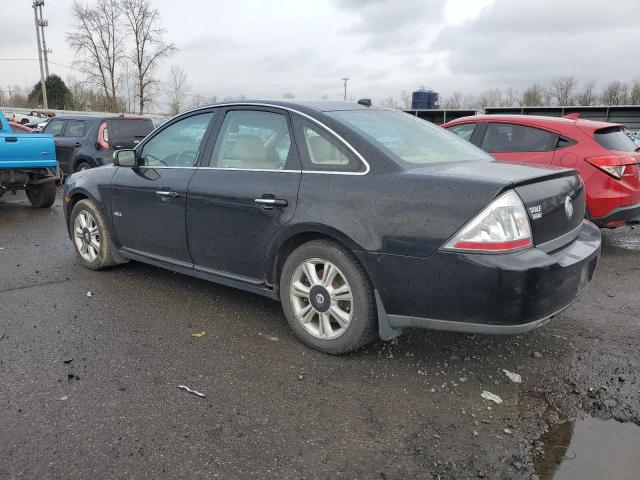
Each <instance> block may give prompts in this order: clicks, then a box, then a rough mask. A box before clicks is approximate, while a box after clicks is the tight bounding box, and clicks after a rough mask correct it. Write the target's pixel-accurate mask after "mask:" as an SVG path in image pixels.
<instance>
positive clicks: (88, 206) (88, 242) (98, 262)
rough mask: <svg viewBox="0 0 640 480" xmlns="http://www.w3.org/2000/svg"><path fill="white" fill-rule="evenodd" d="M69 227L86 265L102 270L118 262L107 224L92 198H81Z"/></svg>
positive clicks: (81, 258) (77, 249)
mask: <svg viewBox="0 0 640 480" xmlns="http://www.w3.org/2000/svg"><path fill="white" fill-rule="evenodd" d="M69 228H70V229H71V237H72V238H73V245H74V247H75V249H76V253H77V254H78V257H79V258H80V261H81V262H82V264H83V265H84V266H85V267H87V268H90V269H91V270H100V269H101V268H105V267H109V266H111V265H114V264H115V263H116V262H115V261H114V260H113V256H112V243H111V237H110V236H109V230H108V228H107V224H106V222H105V220H104V217H103V216H102V213H101V212H100V210H98V208H97V207H96V206H95V204H94V203H93V202H92V201H91V200H87V199H85V200H80V201H79V202H78V203H76V204H75V206H74V207H73V210H72V211H71V222H70V227H69Z"/></svg>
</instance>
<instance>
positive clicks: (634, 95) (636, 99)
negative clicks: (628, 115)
mask: <svg viewBox="0 0 640 480" xmlns="http://www.w3.org/2000/svg"><path fill="white" fill-rule="evenodd" d="M629 103H630V104H631V105H640V80H638V79H636V80H634V81H632V82H631V85H630V88H629Z"/></svg>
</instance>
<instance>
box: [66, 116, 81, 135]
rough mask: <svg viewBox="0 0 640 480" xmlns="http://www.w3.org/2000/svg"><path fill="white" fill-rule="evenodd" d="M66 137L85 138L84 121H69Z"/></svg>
mask: <svg viewBox="0 0 640 480" xmlns="http://www.w3.org/2000/svg"><path fill="white" fill-rule="evenodd" d="M64 136H65V137H84V122H83V121H82V120H68V121H67V127H66V129H65V131H64Z"/></svg>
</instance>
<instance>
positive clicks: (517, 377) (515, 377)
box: [502, 368, 522, 383]
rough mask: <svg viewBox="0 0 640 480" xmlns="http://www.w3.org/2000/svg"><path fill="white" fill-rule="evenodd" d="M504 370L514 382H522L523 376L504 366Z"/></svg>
mask: <svg viewBox="0 0 640 480" xmlns="http://www.w3.org/2000/svg"><path fill="white" fill-rule="evenodd" d="M502 371H503V372H504V373H505V374H506V375H507V377H509V380H511V381H512V382H513V383H522V377H521V376H520V375H519V374H517V373H513V372H510V371H509V370H506V369H504V368H503V369H502Z"/></svg>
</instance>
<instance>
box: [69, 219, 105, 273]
mask: <svg viewBox="0 0 640 480" xmlns="http://www.w3.org/2000/svg"><path fill="white" fill-rule="evenodd" d="M73 236H74V241H75V244H76V248H77V249H78V253H80V256H81V257H82V258H84V259H85V260H86V261H88V262H93V261H94V260H95V259H96V258H98V255H100V230H99V229H98V223H97V222H96V220H95V218H93V215H91V213H90V212H88V211H87V210H82V211H81V212H80V213H79V214H78V215H77V216H76V219H75V221H74V224H73Z"/></svg>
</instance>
